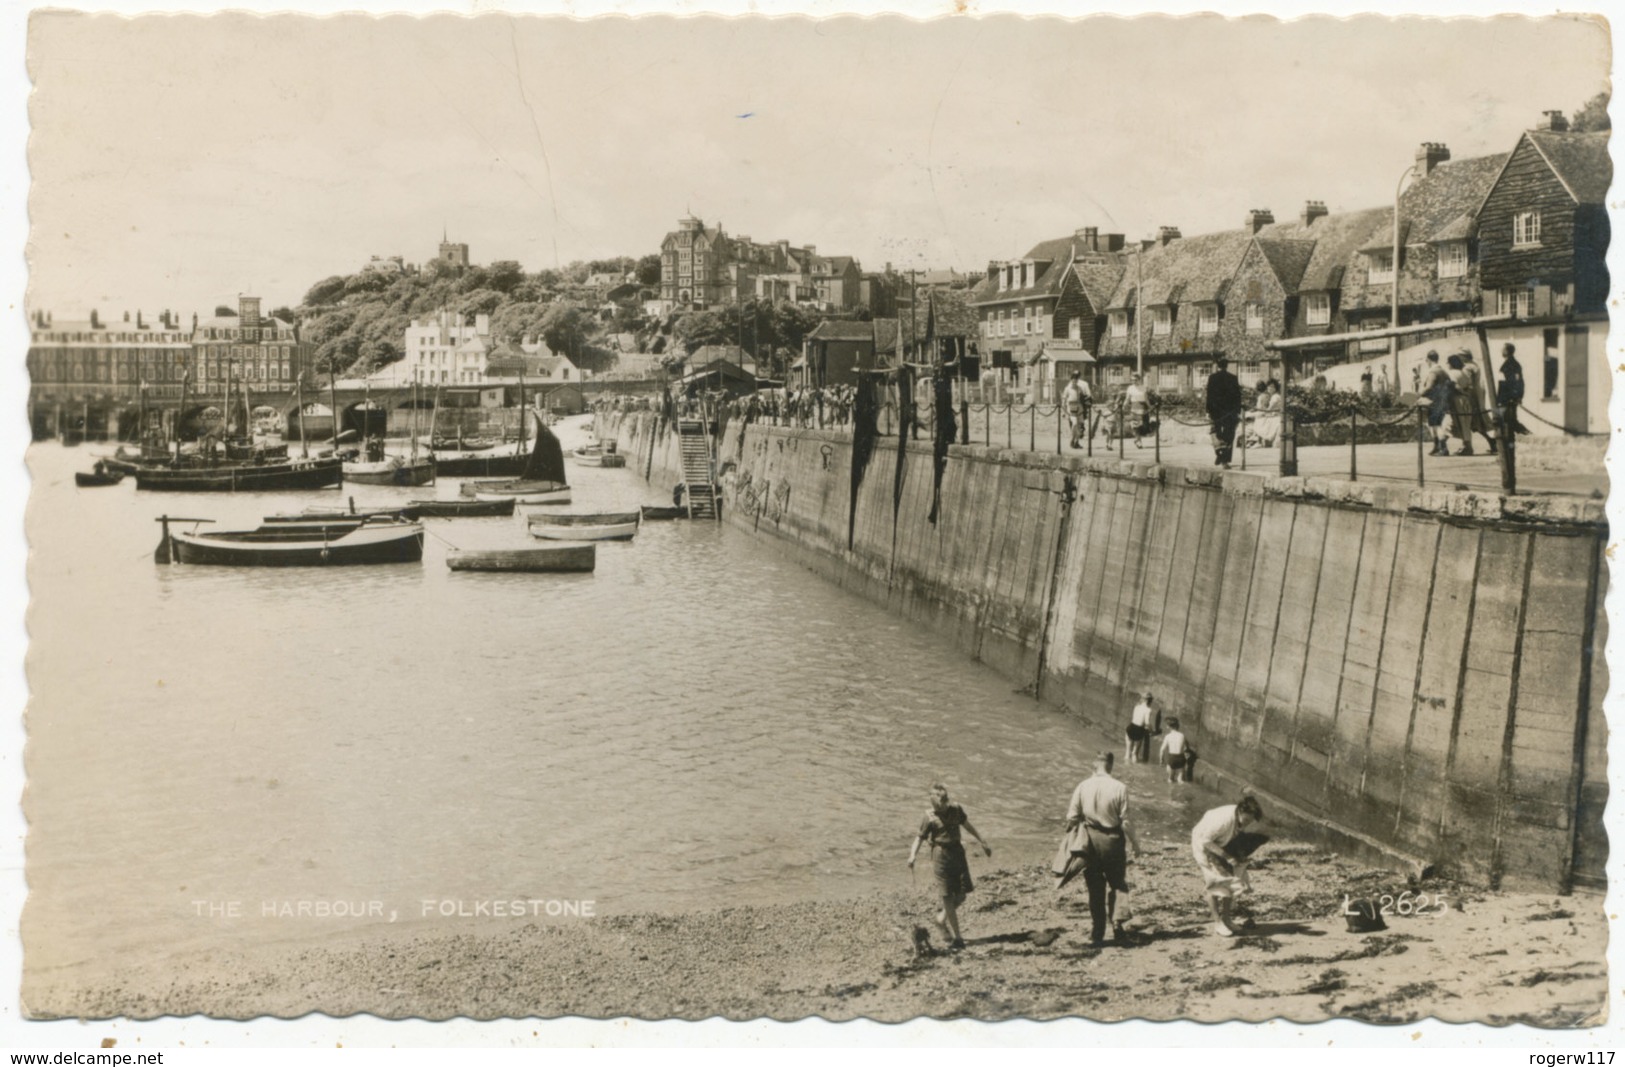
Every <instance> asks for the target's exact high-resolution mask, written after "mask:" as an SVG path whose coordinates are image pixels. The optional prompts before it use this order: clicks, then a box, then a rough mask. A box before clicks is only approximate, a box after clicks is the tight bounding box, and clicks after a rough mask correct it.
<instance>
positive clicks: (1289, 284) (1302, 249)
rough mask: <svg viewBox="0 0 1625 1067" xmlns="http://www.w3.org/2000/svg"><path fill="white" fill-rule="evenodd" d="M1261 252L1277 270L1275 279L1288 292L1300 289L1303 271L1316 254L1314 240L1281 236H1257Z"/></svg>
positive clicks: (1266, 260)
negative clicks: (1299, 284)
mask: <svg viewBox="0 0 1625 1067" xmlns="http://www.w3.org/2000/svg"><path fill="white" fill-rule="evenodd" d="M1254 241H1255V242H1256V243H1257V245H1258V250H1259V252H1261V253H1263V256H1264V260H1265V262H1267V263H1268V264H1269V265H1270V270H1272V271H1274V272H1275V280H1276V281H1278V282H1280V283H1281V288H1282V289H1284V290H1285V291H1286V292H1288V293H1295V292H1297V291H1298V283H1299V282H1300V281H1302V280H1303V272H1304V270H1305V268H1307V267H1308V266H1309V260H1310V259H1311V258H1312V257H1313V256H1314V254H1315V242H1314V241H1300V240H1292V239H1288V238H1280V237H1263V236H1260V237H1256V238H1254Z"/></svg>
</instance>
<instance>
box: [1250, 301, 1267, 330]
mask: <svg viewBox="0 0 1625 1067" xmlns="http://www.w3.org/2000/svg"><path fill="white" fill-rule="evenodd" d="M1247 332H1248V333H1263V332H1264V309H1263V307H1262V306H1261V305H1258V304H1248V305H1247Z"/></svg>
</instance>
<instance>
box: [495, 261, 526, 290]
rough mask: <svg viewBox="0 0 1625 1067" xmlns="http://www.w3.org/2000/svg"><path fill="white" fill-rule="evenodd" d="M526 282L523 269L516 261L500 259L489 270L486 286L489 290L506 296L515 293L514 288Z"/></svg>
mask: <svg viewBox="0 0 1625 1067" xmlns="http://www.w3.org/2000/svg"><path fill="white" fill-rule="evenodd" d="M524 280H525V271H524V268H523V267H521V266H520V265H519V264H518V263H517V262H515V261H514V260H511V259H499V260H497V261H496V262H495V263H493V264H491V266H490V267H489V268H488V270H487V278H486V281H485V284H486V287H487V288H489V289H495V290H496V291H497V292H499V293H503V294H504V295H506V294H508V293H511V292H513V289H514V286H516V285H518V284H519V283H520V282H522V281H524Z"/></svg>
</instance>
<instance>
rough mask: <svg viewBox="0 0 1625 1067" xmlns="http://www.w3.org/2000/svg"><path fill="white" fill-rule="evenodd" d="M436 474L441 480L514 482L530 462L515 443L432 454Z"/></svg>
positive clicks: (526, 454) (528, 457)
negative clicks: (461, 479) (501, 479)
mask: <svg viewBox="0 0 1625 1067" xmlns="http://www.w3.org/2000/svg"><path fill="white" fill-rule="evenodd" d="M434 459H435V464H436V472H435V473H436V474H438V475H439V476H440V477H442V478H517V477H519V476H520V475H521V474H523V473H524V470H525V464H527V463H529V462H530V456H529V454H528V453H526V452H524V451H521V450H520V448H519V444H518V442H516V441H510V442H509V443H508V444H505V445H492V446H491V447H490V448H488V449H481V450H478V451H467V450H464V451H451V452H448V451H443V450H440V449H436V450H435V454H434Z"/></svg>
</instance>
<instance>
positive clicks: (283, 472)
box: [135, 456, 344, 493]
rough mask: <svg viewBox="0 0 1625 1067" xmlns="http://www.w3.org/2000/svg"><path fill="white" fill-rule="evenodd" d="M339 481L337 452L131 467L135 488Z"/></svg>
mask: <svg viewBox="0 0 1625 1067" xmlns="http://www.w3.org/2000/svg"><path fill="white" fill-rule="evenodd" d="M343 483H344V468H343V460H341V459H339V458H338V457H337V456H329V457H326V458H323V459H295V460H289V461H287V462H286V463H262V464H254V463H231V464H221V465H218V466H179V467H138V468H136V471H135V487H136V488H137V489H149V490H158V491H167V492H186V493H256V492H269V491H276V490H285V489H326V488H328V487H330V486H339V485H342V484H343Z"/></svg>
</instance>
